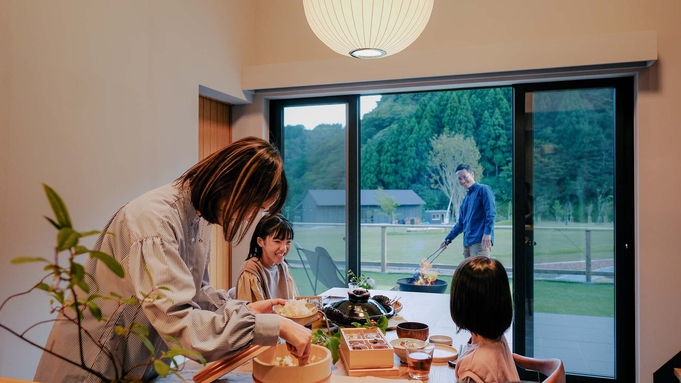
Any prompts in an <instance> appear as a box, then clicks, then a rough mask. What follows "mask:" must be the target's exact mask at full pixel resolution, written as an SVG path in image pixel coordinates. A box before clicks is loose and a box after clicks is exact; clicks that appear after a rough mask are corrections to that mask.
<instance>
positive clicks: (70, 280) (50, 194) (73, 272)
mask: <svg viewBox="0 0 681 383" xmlns="http://www.w3.org/2000/svg"><path fill="white" fill-rule="evenodd" d="M43 188H44V190H45V194H46V196H47V199H48V201H49V203H50V206H51V207H52V212H53V213H54V218H49V217H45V219H47V221H48V222H50V223H51V224H52V226H54V227H55V229H57V239H56V246H55V249H54V254H53V255H52V256H51V257H48V258H46V257H29V256H23V257H19V258H15V259H13V260H12V263H13V264H23V263H43V264H44V265H45V266H44V268H43V270H45V272H46V274H45V275H44V276H42V277H41V278H40V279H39V280H38V282H37V283H36V284H35V285H33V287H31V288H30V289H28V290H27V291H24V292H20V293H16V294H13V295H10V296H9V297H8V298H7V299H5V300H4V301H3V302H2V304H0V311H1V310H2V309H3V308H4V307H5V305H6V304H7V303H8V302H9V301H11V300H14V299H18V298H20V297H21V296H24V295H26V294H28V293H31V292H32V291H34V290H42V291H44V292H45V293H46V294H48V295H49V296H50V298H51V299H50V312H51V313H57V314H59V315H58V318H55V319H51V320H48V321H42V322H39V323H36V324H33V325H31V326H28V327H27V328H26V329H24V330H15V329H12V328H10V327H8V326H7V325H5V324H3V323H0V328H2V329H4V330H5V331H8V332H9V333H11V334H13V335H14V336H16V337H18V338H20V339H22V340H23V341H25V342H27V343H29V344H31V345H32V346H35V347H37V348H39V349H41V350H42V351H43V352H46V353H49V354H52V355H54V356H55V357H57V358H59V359H62V360H63V361H65V362H67V363H70V364H72V365H74V366H77V367H78V368H81V369H82V370H84V371H87V372H88V373H90V374H92V375H94V376H96V377H97V378H99V379H100V380H101V381H102V382H111V383H119V382H140V381H141V378H140V377H138V376H135V375H134V374H133V373H132V370H133V368H136V367H138V366H127V367H126V366H124V365H123V363H122V362H121V360H123V358H122V356H121V355H119V353H121V351H120V350H123V349H125V347H122V346H124V345H125V344H126V343H127V342H128V339H129V338H130V337H137V338H139V339H140V340H141V342H142V344H144V346H145V347H146V348H147V349H148V350H149V353H150V355H151V357H150V359H149V361H148V365H149V364H153V366H154V369H155V370H156V372H157V373H158V374H159V375H160V376H163V377H165V376H167V375H168V374H171V373H172V374H175V375H177V376H178V377H180V378H181V376H180V375H179V374H178V371H180V370H181V368H182V366H181V365H180V364H178V363H177V361H176V359H174V358H175V357H177V356H184V357H188V358H191V359H194V360H197V361H199V362H200V363H202V364H204V365H205V363H206V360H205V359H204V358H203V357H202V356H201V355H200V354H199V353H198V352H196V351H192V350H187V349H184V348H182V347H181V345H180V344H179V342H177V340H175V339H172V338H167V339H166V343H167V344H171V345H174V346H173V347H171V348H170V349H169V350H167V351H165V352H162V353H158V354H157V352H156V350H155V348H154V346H153V344H152V343H151V342H150V341H149V339H148V338H147V336H148V335H149V329H147V328H145V327H144V326H142V325H140V324H139V323H138V322H132V323H130V324H129V325H127V326H125V327H124V326H120V325H117V326H115V328H114V331H115V333H116V334H117V339H116V342H115V344H114V346H110V345H108V344H107V343H105V342H103V341H102V340H101V339H99V338H98V334H92V333H90V332H89V331H88V330H87V329H86V328H84V327H83V325H82V321H83V318H85V316H87V315H90V316H92V317H94V318H96V320H98V321H110V320H111V317H113V316H114V315H115V314H116V313H117V312H118V310H116V311H115V312H114V313H113V314H112V315H111V317H109V318H107V317H104V316H103V315H102V311H101V310H100V308H99V305H98V302H101V301H114V302H116V305H117V307H118V308H119V309H121V308H123V307H126V306H133V307H135V308H136V311H135V313H136V314H135V315H143V314H142V313H141V305H140V304H141V303H143V302H151V301H154V300H156V299H160V298H163V297H164V291H168V290H169V289H168V288H166V287H164V286H156V285H155V284H154V283H153V280H151V275H150V274H149V273H147V277H148V278H150V280H151V286H153V287H152V289H151V290H150V291H148V292H143V293H140V297H123V296H121V294H118V293H117V292H115V291H112V292H108V293H103V292H100V291H98V289H96V288H95V289H91V287H90V284H88V282H92V281H94V278H93V276H92V275H90V274H88V273H87V272H86V270H85V268H84V267H83V265H82V264H81V263H79V261H78V259H80V258H83V257H85V256H86V255H87V256H89V258H97V259H98V260H99V261H101V262H103V263H104V264H105V265H106V266H107V267H108V269H109V270H110V271H111V272H112V273H114V274H116V275H117V276H118V277H120V278H123V277H124V275H125V274H124V269H123V267H122V266H121V264H120V263H118V261H116V259H115V258H113V257H112V256H110V255H109V254H106V253H103V252H100V251H96V250H91V249H88V248H87V247H85V246H82V245H81V244H80V243H79V242H80V239H81V238H85V237H88V236H93V235H99V234H100V232H99V231H94V230H93V231H86V232H78V231H76V230H75V229H74V228H73V225H72V223H71V218H70V216H69V213H68V210H67V208H66V205H65V204H64V202H63V201H62V199H61V197H60V196H59V195H58V194H57V193H56V192H55V191H54V190H53V189H52V188H50V187H49V186H47V185H44V184H43ZM106 234H107V235H112V234H110V233H106ZM94 285H95V286H96V281H95V283H94ZM57 320H67V321H70V322H72V323H73V324H74V325H75V326H77V336H78V345H79V348H80V350H79V351H80V352H79V356H80V357H79V358H77V359H75V360H73V359H69V358H68V357H65V356H63V355H59V354H58V353H55V352H54V351H53V350H52V349H50V348H46V347H44V346H42V345H40V344H37V343H35V342H33V341H31V340H30V339H29V338H28V337H27V334H28V333H29V332H30V331H31V330H32V329H34V328H35V327H37V326H39V325H44V324H47V323H52V322H55V321H57ZM85 340H87V341H88V342H91V343H94V344H96V345H97V347H98V348H99V349H100V351H101V352H102V353H103V354H105V355H106V356H107V358H108V362H109V363H111V365H112V366H114V367H115V368H114V369H113V370H114V371H115V372H114V375H113V376H109V375H106V374H105V373H104V372H102V371H99V370H97V369H96V368H95V367H93V366H89V365H87V364H86V363H85V358H84V355H83V353H84V347H83V344H84V341H85ZM164 359H165V360H169V361H170V364H167V363H166V362H164V361H163V360H164Z"/></svg>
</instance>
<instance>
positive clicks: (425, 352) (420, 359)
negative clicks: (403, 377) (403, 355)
mask: <svg viewBox="0 0 681 383" xmlns="http://www.w3.org/2000/svg"><path fill="white" fill-rule="evenodd" d="M404 349H405V350H406V351H407V365H408V366H409V376H411V377H412V378H413V379H428V375H429V374H430V365H431V364H433V351H434V350H435V345H434V344H433V343H426V344H425V345H419V344H416V343H409V342H407V343H406V344H405V345H404Z"/></svg>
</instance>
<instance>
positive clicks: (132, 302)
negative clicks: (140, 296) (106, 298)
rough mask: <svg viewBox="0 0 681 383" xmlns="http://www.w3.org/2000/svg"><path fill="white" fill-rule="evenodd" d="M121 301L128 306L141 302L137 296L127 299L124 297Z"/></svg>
mask: <svg viewBox="0 0 681 383" xmlns="http://www.w3.org/2000/svg"><path fill="white" fill-rule="evenodd" d="M121 302H123V304H126V305H128V306H134V305H136V304H138V303H139V301H138V300H137V298H126V299H123V300H122V301H121Z"/></svg>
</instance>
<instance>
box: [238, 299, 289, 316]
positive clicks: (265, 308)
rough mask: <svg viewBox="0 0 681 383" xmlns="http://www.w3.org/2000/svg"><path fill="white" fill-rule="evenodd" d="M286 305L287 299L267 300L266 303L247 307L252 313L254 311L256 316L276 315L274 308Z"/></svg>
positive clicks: (257, 303) (259, 302)
mask: <svg viewBox="0 0 681 383" xmlns="http://www.w3.org/2000/svg"><path fill="white" fill-rule="evenodd" d="M285 304H286V299H266V300H264V301H257V302H253V303H249V304H247V305H246V307H248V308H249V309H251V311H253V312H254V313H256V314H272V313H274V310H272V306H274V305H285Z"/></svg>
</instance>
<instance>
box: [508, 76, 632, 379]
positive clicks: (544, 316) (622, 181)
mask: <svg viewBox="0 0 681 383" xmlns="http://www.w3.org/2000/svg"><path fill="white" fill-rule="evenodd" d="M632 88H633V85H632V81H631V79H616V80H600V81H590V82H572V83H554V84H540V85H523V86H517V87H516V88H515V90H516V94H515V96H516V97H515V102H516V104H515V106H516V129H515V133H516V145H515V148H516V160H517V161H516V163H515V165H516V168H515V169H516V172H515V176H516V177H515V179H514V183H515V190H516V192H517V194H516V198H515V202H516V205H517V208H516V209H515V219H514V234H515V236H514V239H515V248H514V249H515V254H514V265H513V266H514V267H513V269H514V275H513V279H514V283H515V285H514V287H515V302H516V319H515V327H514V334H515V339H514V344H515V350H516V351H517V352H520V353H522V354H525V355H531V356H535V357H538V358H560V359H562V360H563V362H564V363H565V368H566V372H567V373H568V374H570V375H573V376H575V378H573V379H580V378H578V377H583V378H582V379H585V380H589V381H594V379H596V378H602V379H607V380H609V379H613V378H618V377H619V378H624V377H626V376H633V374H632V373H633V370H632V369H631V368H632V364H633V363H629V364H627V358H632V357H633V354H631V352H632V351H633V347H632V346H633V340H634V338H633V331H632V330H633V328H632V326H631V320H632V319H633V316H632V315H631V313H632V312H633V311H632V308H633V304H632V302H631V301H630V302H629V303H628V304H626V305H618V304H617V302H618V301H619V302H624V301H623V300H620V299H623V298H624V297H629V298H632V297H633V283H632V282H633V280H631V279H629V278H628V276H629V275H630V272H631V270H632V267H633V254H632V253H631V252H629V251H628V248H631V246H632V242H631V241H632V240H633V237H632V234H633V233H632V231H633V230H632V229H633V225H632V224H633V220H631V217H632V211H633V204H632V203H631V202H632V195H633V189H632V184H631V181H632V179H631V176H630V174H631V167H630V165H631V164H630V161H631V158H632V157H633V156H632V149H633V148H632V147H631V146H630V145H631V137H633V133H632V132H633V129H632V120H633V118H632V116H633V107H632V106H633V101H632V100H633V91H632ZM624 169H628V171H626V172H625V171H624ZM632 362H633V360H632ZM587 377H588V378H587Z"/></svg>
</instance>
